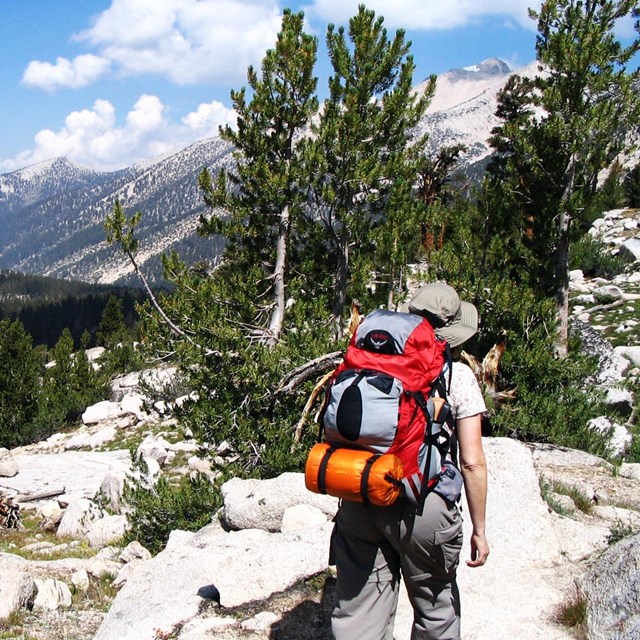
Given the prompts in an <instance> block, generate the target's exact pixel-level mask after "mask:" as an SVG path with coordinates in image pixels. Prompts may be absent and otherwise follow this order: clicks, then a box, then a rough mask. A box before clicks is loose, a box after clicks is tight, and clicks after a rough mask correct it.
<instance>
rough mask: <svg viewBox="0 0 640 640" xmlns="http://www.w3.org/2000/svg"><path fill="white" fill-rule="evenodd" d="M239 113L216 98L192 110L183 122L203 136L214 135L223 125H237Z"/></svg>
mask: <svg viewBox="0 0 640 640" xmlns="http://www.w3.org/2000/svg"><path fill="white" fill-rule="evenodd" d="M236 120H237V114H236V112H235V111H234V110H233V109H229V108H227V107H225V106H224V105H223V104H222V103H221V102H218V101H217V100H214V101H213V102H209V103H207V104H201V105H200V106H198V108H197V109H196V111H192V112H191V113H189V114H188V115H186V116H185V117H184V118H182V122H183V123H184V124H185V125H186V126H187V127H189V129H191V130H193V131H194V132H197V133H198V135H201V136H202V137H207V136H214V135H217V134H218V128H219V127H220V126H221V125H227V124H228V125H230V126H232V127H235V125H236Z"/></svg>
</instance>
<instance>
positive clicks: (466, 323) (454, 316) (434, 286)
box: [406, 282, 478, 348]
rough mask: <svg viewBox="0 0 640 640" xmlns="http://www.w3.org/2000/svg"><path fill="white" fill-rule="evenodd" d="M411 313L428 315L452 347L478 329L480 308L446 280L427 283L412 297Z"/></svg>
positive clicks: (438, 331)
mask: <svg viewBox="0 0 640 640" xmlns="http://www.w3.org/2000/svg"><path fill="white" fill-rule="evenodd" d="M406 309H407V310H408V311H409V313H416V314H419V315H421V316H424V317H425V318H426V319H427V320H428V321H429V322H430V323H431V326H432V327H433V328H434V330H435V332H436V335H437V336H438V337H439V338H442V339H444V340H446V341H447V342H448V343H449V346H450V347H451V348H455V347H457V346H459V345H461V344H462V343H464V342H466V341H467V340H468V339H469V338H471V337H472V336H473V335H474V334H475V333H476V332H477V331H478V311H477V309H476V308H475V307H474V306H473V305H472V304H471V303H469V302H463V301H462V300H460V296H459V295H458V293H457V292H456V290H455V289H454V288H453V287H451V286H449V285H448V284H445V283H444V282H431V283H429V284H425V285H423V286H422V287H420V289H419V290H418V291H417V293H416V294H415V295H414V296H413V298H411V300H409V303H408V305H406Z"/></svg>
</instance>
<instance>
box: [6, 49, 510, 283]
mask: <svg viewBox="0 0 640 640" xmlns="http://www.w3.org/2000/svg"><path fill="white" fill-rule="evenodd" d="M512 73H513V71H511V69H510V67H509V66H508V65H507V64H506V63H505V62H503V61H502V60H500V59H498V58H489V59H488V60H484V61H482V62H481V63H479V64H477V65H473V66H471V67H466V68H464V69H452V70H450V71H448V72H446V73H443V74H441V75H440V76H438V80H437V83H436V92H435V95H434V97H433V100H432V103H431V105H430V106H429V109H428V110H427V114H426V116H425V118H424V119H423V121H422V122H421V124H420V126H419V131H418V133H428V134H429V149H430V151H431V152H432V153H433V152H435V151H437V150H438V149H439V148H441V147H442V146H443V145H452V144H455V143H461V144H464V145H465V146H466V147H467V152H466V153H465V154H464V156H463V157H462V159H461V168H462V169H463V170H465V171H467V172H469V173H471V174H472V173H474V166H475V165H478V164H479V163H482V162H483V161H484V160H485V158H486V157H487V156H488V154H489V152H490V149H489V146H488V144H487V142H486V140H487V138H488V137H489V133H490V131H491V128H492V127H493V126H495V124H497V119H496V118H495V115H494V113H495V105H496V96H497V93H498V91H499V89H500V88H501V87H502V86H503V85H504V83H505V82H506V79H507V78H508V77H509V76H510V75H511V74H512ZM425 86H426V81H425V82H423V83H420V84H418V85H416V87H415V90H416V92H418V93H420V92H423V91H424V89H425ZM231 164H232V154H231V147H230V146H229V145H228V144H227V143H225V142H224V141H222V140H221V139H220V138H218V137H213V138H207V139H203V140H199V141H197V142H195V143H193V144H192V145H190V146H188V147H186V148H185V149H183V150H181V151H178V152H176V153H174V154H172V155H169V156H164V157H161V158H159V159H151V160H149V161H145V162H142V163H138V164H136V165H132V166H131V167H128V168H126V169H122V170H119V171H116V172H113V173H103V172H97V171H93V170H91V169H89V168H86V167H82V166H80V165H77V164H75V163H72V162H70V161H69V160H67V159H65V158H56V159H53V160H48V161H45V162H44V163H39V164H37V165H32V166H30V167H26V168H24V169H19V170H17V171H14V172H12V173H9V174H1V175H0V228H2V229H3V233H2V236H1V238H0V268H4V269H14V270H18V271H22V272H25V273H35V274H41V275H47V276H55V277H63V278H70V279H78V280H84V281H87V282H93V283H98V284H133V283H134V280H135V279H134V278H133V274H132V267H131V265H130V264H129V263H128V261H127V259H126V258H125V256H123V255H121V254H120V253H119V252H118V248H117V247H114V246H108V245H107V244H106V242H105V233H104V229H103V225H104V220H105V218H106V216H107V214H108V213H110V211H111V209H112V207H113V204H114V202H115V200H116V199H117V200H119V201H120V202H121V204H122V205H123V207H124V209H125V211H126V213H127V214H128V215H131V214H132V213H133V212H134V211H138V210H140V211H142V212H143V214H144V215H143V218H142V221H141V223H140V225H139V227H138V229H137V235H138V237H139V239H140V247H141V250H140V254H139V256H138V258H139V263H140V264H141V265H143V266H144V269H145V274H146V275H147V276H148V277H149V278H150V280H152V281H154V280H155V281H158V280H160V279H161V278H162V273H161V265H160V254H161V253H162V252H163V251H168V250H173V249H175V250H178V251H179V252H180V254H181V255H182V256H183V257H184V258H185V259H186V260H187V262H189V261H191V260H200V259H203V258H206V259H208V260H213V261H215V259H216V258H217V257H218V256H219V254H220V252H221V249H222V246H223V242H222V240H221V239H219V238H207V239H203V238H199V237H198V236H197V233H196V227H197V223H198V218H199V216H200V214H201V213H203V212H204V211H205V205H204V203H203V201H202V198H201V194H200V191H199V188H198V184H197V175H198V173H199V172H200V171H201V170H202V168H204V167H208V168H209V170H210V171H211V173H212V174H215V173H217V172H218V171H219V170H220V168H222V167H227V168H228V167H229V166H230V165H231Z"/></svg>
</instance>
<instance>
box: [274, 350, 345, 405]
mask: <svg viewBox="0 0 640 640" xmlns="http://www.w3.org/2000/svg"><path fill="white" fill-rule="evenodd" d="M342 356H343V353H342V351H334V352H333V353H327V354H325V355H323V356H320V357H318V358H315V359H314V360H310V361H309V362H305V363H304V364H303V365H300V366H299V367H296V368H295V369H293V371H289V373H287V375H286V376H285V377H284V379H283V380H282V381H281V382H280V384H279V385H278V388H277V389H276V390H275V395H278V394H280V393H291V392H292V391H293V390H294V389H295V388H296V387H297V386H299V385H300V384H302V383H303V382H306V381H307V380H309V379H311V378H313V377H314V376H317V375H319V374H321V373H325V372H326V371H327V370H328V369H331V370H332V371H333V369H335V368H336V367H337V366H338V365H339V364H340V362H341V360H342Z"/></svg>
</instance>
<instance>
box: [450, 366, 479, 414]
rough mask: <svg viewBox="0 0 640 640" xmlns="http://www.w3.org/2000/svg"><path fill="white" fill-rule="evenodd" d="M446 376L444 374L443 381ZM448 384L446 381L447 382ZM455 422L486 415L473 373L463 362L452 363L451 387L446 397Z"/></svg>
mask: <svg viewBox="0 0 640 640" xmlns="http://www.w3.org/2000/svg"><path fill="white" fill-rule="evenodd" d="M447 378H448V374H447V373H445V379H447ZM447 382H448V380H447ZM447 400H448V401H449V404H450V405H451V411H452V413H453V416H454V418H455V419H456V420H459V419H460V418H468V417H470V416H475V415H478V414H479V413H486V411H487V406H486V405H485V402H484V398H483V397H482V391H480V385H478V381H477V380H476V377H475V376H474V375H473V371H471V369H470V368H469V367H468V366H467V365H466V364H464V363H463V362H454V363H453V368H452V370H451V387H450V389H449V393H448V395H447Z"/></svg>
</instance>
